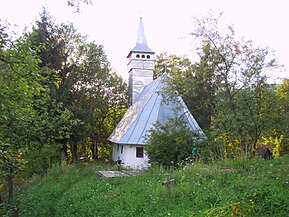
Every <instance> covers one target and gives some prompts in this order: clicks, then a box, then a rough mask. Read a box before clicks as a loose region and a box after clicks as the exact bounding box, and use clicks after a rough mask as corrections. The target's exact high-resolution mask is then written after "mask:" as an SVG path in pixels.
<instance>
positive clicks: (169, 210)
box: [19, 157, 289, 217]
mask: <svg viewBox="0 0 289 217" xmlns="http://www.w3.org/2000/svg"><path fill="white" fill-rule="evenodd" d="M104 167H105V168H104ZM102 169H109V167H108V166H105V165H99V164H89V165H74V166H62V167H61V166H55V167H53V168H51V170H50V171H49V172H48V174H47V175H46V176H45V177H44V178H43V179H41V181H39V182H37V183H34V184H33V185H32V186H31V187H30V188H29V189H27V190H26V191H24V192H23V193H22V194H21V196H20V198H19V199H20V206H19V213H20V216H24V217H25V216H29V217H33V216H62V217H65V216H70V217H71V216H86V217H89V216H282V217H283V216H287V215H288V213H289V194H288V192H289V175H288V174H289V157H284V158H279V159H276V160H270V161H264V160H261V159H254V160H241V159H235V160H225V161H220V162H217V163H214V164H193V165H187V166H185V167H183V168H180V169H175V170H164V169H162V168H156V169H152V170H149V171H147V172H145V173H144V174H143V175H141V176H136V177H120V178H114V179H96V177H95V172H96V171H97V170H102ZM168 173H170V174H171V176H172V178H174V179H175V180H176V183H175V184H174V185H173V186H172V189H171V194H170V195H168V194H166V189H165V187H164V186H162V184H161V183H162V182H163V181H165V179H166V176H167V174H168Z"/></svg>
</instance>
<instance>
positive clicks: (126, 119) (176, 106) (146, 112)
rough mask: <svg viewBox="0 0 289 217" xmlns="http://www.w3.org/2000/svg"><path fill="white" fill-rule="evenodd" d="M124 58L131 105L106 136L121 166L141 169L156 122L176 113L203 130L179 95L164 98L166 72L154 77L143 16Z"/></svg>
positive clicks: (143, 165) (152, 54)
mask: <svg viewBox="0 0 289 217" xmlns="http://www.w3.org/2000/svg"><path fill="white" fill-rule="evenodd" d="M127 58H128V64H127V66H128V73H129V81H128V86H129V87H128V88H129V103H130V107H129V108H128V110H127V111H126V113H125V114H124V116H123V118H122V120H121V121H120V122H119V124H118V125H117V127H116V128H115V129H114V131H113V132H112V134H111V135H110V136H109V138H108V140H109V141H111V142H113V153H112V158H113V160H114V161H120V162H121V163H122V165H123V166H124V167H128V168H132V169H142V168H147V167H148V166H149V162H148V160H149V159H148V156H147V155H146V152H145V149H144V147H145V146H146V141H145V136H146V135H148V133H149V132H148V131H149V130H150V129H151V128H153V127H154V124H155V123H156V122H160V123H165V122H166V121H167V120H168V119H170V118H175V117H177V118H182V119H183V120H184V121H185V122H186V123H187V126H188V127H189V128H190V129H191V130H193V131H197V132H199V133H200V134H203V131H202V129H201V128H200V127H199V125H198V123H197V122H196V120H195V119H194V117H193V116H192V114H191V113H190V112H189V110H188V108H187V106H186V105H185V103H184V101H183V100H182V98H181V97H179V96H178V97H177V100H174V101H171V102H167V100H165V98H166V97H165V96H163V94H162V91H163V90H164V88H166V86H167V85H168V80H169V77H168V75H167V74H166V73H165V74H163V75H162V76H160V77H159V78H157V79H155V80H153V72H154V66H155V52H154V51H153V50H151V49H150V48H149V47H148V44H147V41H146V36H145V31H144V26H143V21H142V18H140V23H139V30H138V37H137V43H136V46H135V47H134V48H133V49H132V50H131V51H130V52H129V54H128V56H127ZM164 97H165V98H164Z"/></svg>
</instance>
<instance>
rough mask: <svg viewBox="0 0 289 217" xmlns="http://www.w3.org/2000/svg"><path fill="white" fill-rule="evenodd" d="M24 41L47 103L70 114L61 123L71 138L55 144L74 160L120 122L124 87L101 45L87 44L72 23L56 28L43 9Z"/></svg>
mask: <svg viewBox="0 0 289 217" xmlns="http://www.w3.org/2000/svg"><path fill="white" fill-rule="evenodd" d="M72 2H78V1H72ZM85 2H87V1H85ZM26 39H27V41H30V43H31V45H32V46H31V49H33V50H35V52H37V54H38V55H39V57H40V59H41V63H40V64H39V67H40V68H41V71H42V73H43V76H45V77H46V78H47V85H48V87H49V89H50V91H49V94H50V97H51V101H52V102H55V103H59V104H60V105H61V109H62V110H63V111H62V112H65V113H69V112H70V113H71V114H70V120H71V122H70V123H68V122H66V123H63V124H62V125H61V126H63V127H64V128H65V127H67V128H69V132H71V136H70V135H69V136H66V137H63V138H59V139H58V142H59V143H61V144H62V145H63V147H64V148H63V150H68V148H70V153H72V157H73V159H70V160H73V161H77V160H78V157H77V155H78V150H80V149H83V150H89V148H88V147H89V145H90V144H91V143H94V141H95V139H96V138H97V137H107V136H108V135H109V134H110V133H111V132H112V130H113V129H114V127H115V126H116V124H117V123H118V121H119V120H120V118H121V115H122V114H123V110H124V109H125V108H126V106H127V98H126V96H127V95H126V84H125V83H124V81H123V79H122V78H121V77H120V76H118V75H117V74H116V73H115V72H113V71H111V69H110V64H109V62H108V60H107V57H106V55H105V52H104V48H103V46H102V45H98V44H96V43H95V42H87V37H86V36H82V35H81V34H79V33H78V32H77V30H76V29H75V28H74V26H73V25H72V24H71V23H68V24H60V25H57V24H55V22H54V21H53V19H52V17H51V16H50V15H49V13H48V12H47V11H46V10H45V9H44V10H43V12H42V13H41V14H40V18H39V19H38V20H37V21H36V24H35V26H33V30H32V31H31V32H30V33H27V34H26ZM47 69H49V70H47ZM51 72H52V73H51ZM50 107H51V106H49V107H48V108H50ZM48 112H50V113H51V111H49V110H48ZM52 123H53V122H52ZM53 124H58V123H53ZM86 145H87V146H88V147H84V146H86ZM80 147H81V148H80ZM68 152H69V151H65V153H66V156H67V157H69V156H70V155H69V153H68Z"/></svg>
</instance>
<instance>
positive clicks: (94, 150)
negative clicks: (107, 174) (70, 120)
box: [91, 141, 98, 160]
mask: <svg viewBox="0 0 289 217" xmlns="http://www.w3.org/2000/svg"><path fill="white" fill-rule="evenodd" d="M91 152H92V159H94V160H95V159H97V158H98V148H97V141H93V142H92V144H91Z"/></svg>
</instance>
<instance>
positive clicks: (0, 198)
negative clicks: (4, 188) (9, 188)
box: [0, 194, 3, 209]
mask: <svg viewBox="0 0 289 217" xmlns="http://www.w3.org/2000/svg"><path fill="white" fill-rule="evenodd" d="M2 206H3V200H2V196H1V194H0V209H1V208H2Z"/></svg>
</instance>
